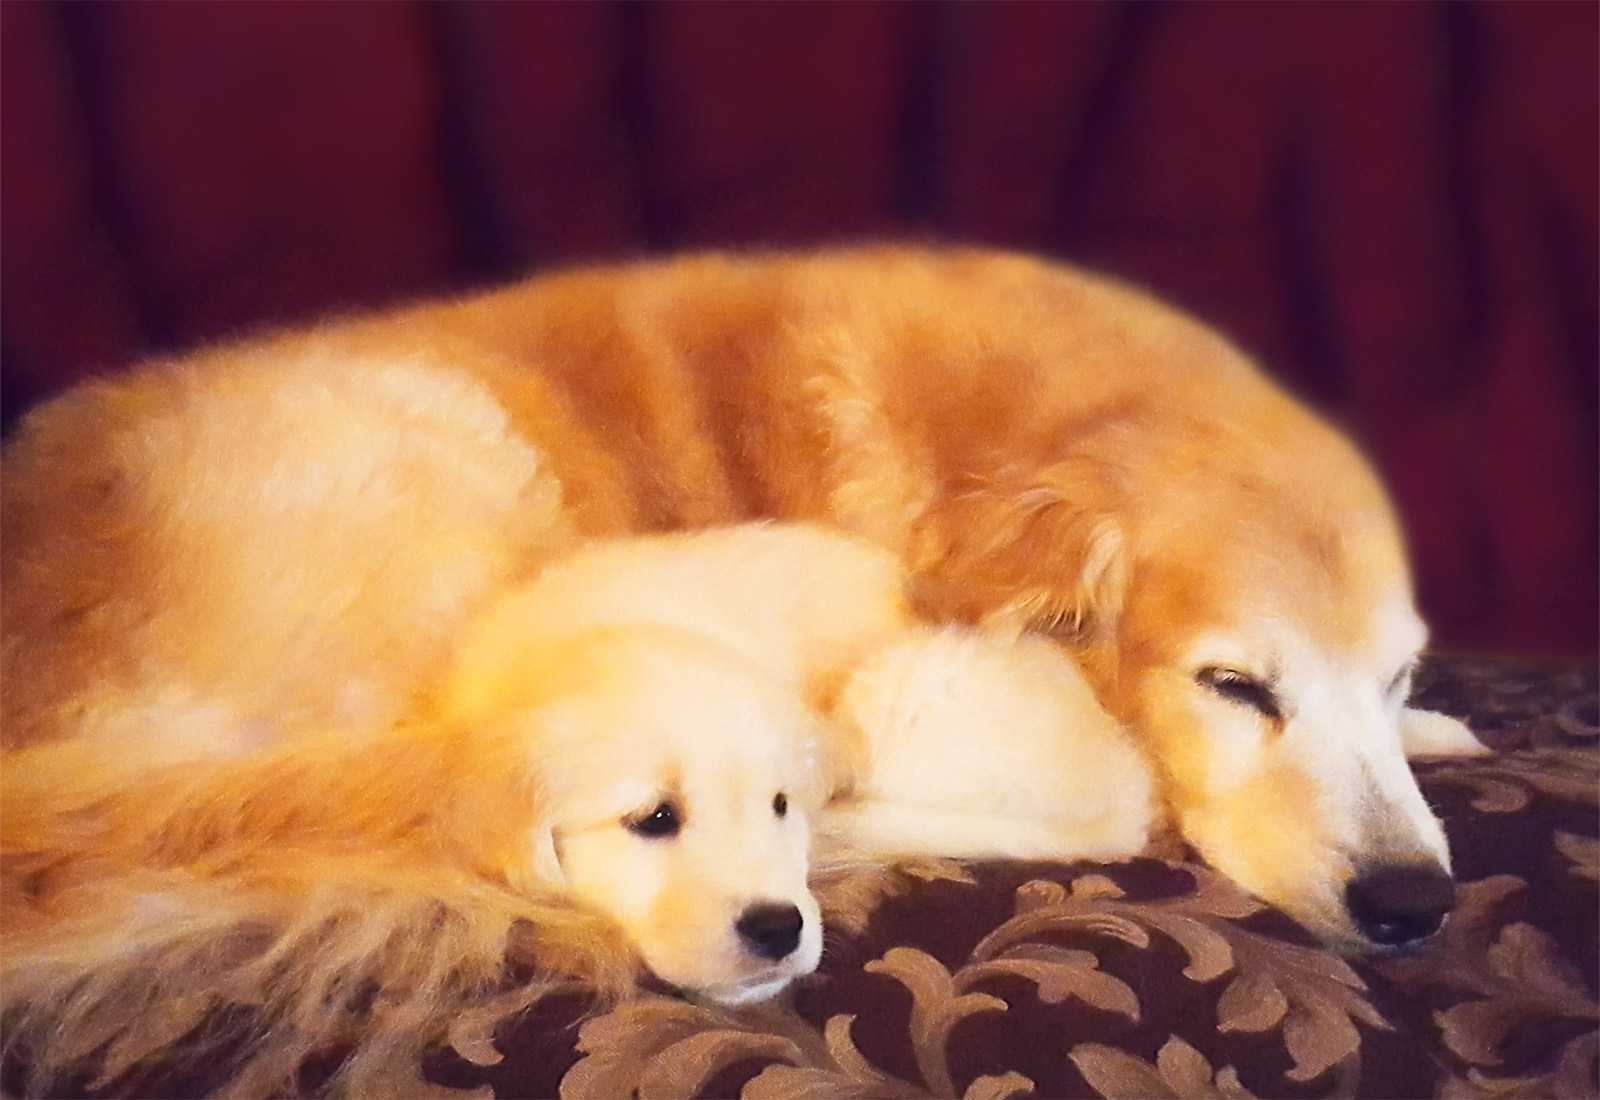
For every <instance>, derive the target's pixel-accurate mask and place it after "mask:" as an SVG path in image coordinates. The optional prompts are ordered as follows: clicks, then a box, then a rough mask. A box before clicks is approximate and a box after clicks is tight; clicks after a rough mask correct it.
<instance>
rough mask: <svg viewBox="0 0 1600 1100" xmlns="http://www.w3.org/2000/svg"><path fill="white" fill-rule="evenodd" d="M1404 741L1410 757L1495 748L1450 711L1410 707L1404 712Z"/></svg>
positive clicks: (1475, 753) (1478, 753)
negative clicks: (1446, 712) (1484, 741)
mask: <svg viewBox="0 0 1600 1100" xmlns="http://www.w3.org/2000/svg"><path fill="white" fill-rule="evenodd" d="M1400 745H1401V747H1402V748H1404V749H1405V753H1406V756H1407V758H1408V759H1415V758H1417V757H1427V756H1482V755H1484V754H1485V753H1489V752H1492V751H1494V750H1492V749H1491V748H1489V746H1488V745H1485V744H1484V743H1483V742H1482V741H1479V740H1478V738H1477V737H1476V736H1474V734H1473V732H1472V731H1471V730H1470V729H1468V728H1467V727H1466V724H1465V723H1463V722H1461V721H1460V720H1458V719H1455V718H1451V717H1450V716H1449V715H1447V714H1438V713H1436V712H1434V711H1431V710H1417V709H1415V708H1413V707H1406V708H1405V709H1404V710H1402V711H1401V712H1400Z"/></svg>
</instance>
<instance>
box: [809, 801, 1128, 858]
mask: <svg viewBox="0 0 1600 1100" xmlns="http://www.w3.org/2000/svg"><path fill="white" fill-rule="evenodd" d="M973 793H974V795H975V796H976V797H978V798H981V797H982V796H981V794H980V793H979V792H976V791H975V792H973ZM969 806H970V803H969ZM1150 826H1151V814H1150V811H1149V806H1148V804H1147V803H1145V802H1143V801H1141V800H1140V799H1137V798H1130V799H1128V800H1126V801H1123V802H1118V803H1116V804H1110V803H1107V804H1105V805H1103V806H1102V807H1101V809H1100V811H1099V812H1098V813H1095V814H1079V815H1075V816H1063V817H1061V818H1046V817H1020V816H1009V815H1006V814H1002V813H984V812H982V811H979V810H973V809H970V808H969V809H957V808H953V807H948V806H919V805H910V804H906V803H901V802H894V801H890V800H885V799H864V800H853V799H852V800H844V801H840V802H837V803H835V804H833V805H831V806H829V807H828V808H827V809H825V810H824V811H823V813H822V816H821V820H820V821H819V823H818V827H817V847H818V851H817V862H818V864H820V865H822V866H827V865H828V864H829V863H830V862H832V861H834V860H837V859H845V858H850V859H861V858H874V859H879V860H885V861H890V860H894V859H897V858H905V857H916V856H942V857H945V858H949V859H1040V860H1062V859H1128V858H1131V857H1133V856H1136V855H1139V854H1140V853H1141V852H1143V851H1144V850H1145V848H1146V846H1147V845H1148V844H1149V840H1150Z"/></svg>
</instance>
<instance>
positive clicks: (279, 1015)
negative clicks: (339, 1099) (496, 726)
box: [0, 738, 638, 1096]
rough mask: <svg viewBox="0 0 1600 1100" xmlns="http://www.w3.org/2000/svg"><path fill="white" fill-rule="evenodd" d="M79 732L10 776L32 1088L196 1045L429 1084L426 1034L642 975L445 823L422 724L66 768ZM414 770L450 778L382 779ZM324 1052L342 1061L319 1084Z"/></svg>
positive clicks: (2, 858) (397, 1084)
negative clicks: (268, 749)
mask: <svg viewBox="0 0 1600 1100" xmlns="http://www.w3.org/2000/svg"><path fill="white" fill-rule="evenodd" d="M69 744H70V743H69ZM341 746H342V747H341ZM72 751H76V750H69V746H68V745H63V746H60V752H59V753H56V754H55V755H56V756H57V757H58V758H57V759H51V758H50V757H51V755H52V754H51V752H50V747H42V748H38V749H28V750H22V751H21V752H19V753H17V754H15V755H14V756H13V757H12V758H11V759H8V760H7V761H5V763H4V774H3V779H4V783H3V792H0V794H3V798H0V922H3V923H4V927H5V930H6V934H5V936H4V939H3V941H0V1041H3V1046H4V1053H5V1057H6V1059H7V1061H8V1062H10V1063H11V1066H10V1069H9V1071H10V1072H12V1073H17V1072H20V1073H22V1074H23V1075H24V1077H25V1080H26V1085H25V1091H26V1092H28V1093H30V1094H31V1093H35V1092H39V1091H44V1090H46V1089H51V1088H60V1087H68V1088H87V1089H105V1088H121V1087H131V1086H132V1085H133V1084H134V1083H135V1082H136V1081H137V1079H138V1076H139V1075H141V1074H146V1073H148V1072H149V1071H150V1068H151V1067H152V1066H158V1067H160V1068H161V1071H162V1072H163V1073H165V1072H172V1071H173V1070H174V1067H177V1070H176V1072H178V1073H179V1074H182V1073H183V1069H182V1067H183V1066H185V1065H189V1064H191V1063H192V1064H194V1065H201V1064H204V1065H206V1066H207V1070H206V1073H207V1075H208V1079H209V1076H210V1074H211V1073H213V1072H215V1071H216V1069H217V1067H218V1066H219V1065H220V1066H222V1067H224V1069H223V1070H222V1072H221V1076H220V1077H219V1078H218V1079H217V1080H216V1081H215V1082H214V1083H213V1082H210V1081H209V1080H208V1084H210V1087H211V1088H212V1089H213V1091H215V1092H216V1093H217V1094H219V1095H238V1096H258V1095H269V1094H271V1095H280V1094H290V1093H294V1092H297V1091H302V1090H303V1089H305V1088H310V1089H312V1090H313V1091H319V1092H334V1093H346V1092H348V1093H354V1094H374V1095H388V1094H400V1093H415V1092H418V1091H421V1090H420V1088H419V1087H418V1086H420V1081H417V1080H415V1079H414V1075H416V1074H418V1073H420V1062H419V1057H420V1055H421V1054H422V1053H424V1052H425V1051H426V1050H427V1049H429V1048H433V1047H439V1046H444V1045H454V1046H456V1047H457V1048H458V1049H464V1050H466V1049H470V1050H473V1051H475V1052H476V1053H475V1056H476V1057H479V1058H482V1057H485V1056H488V1055H486V1053H485V1052H487V1051H488V1049H489V1048H488V1046H487V1038H488V1036H489V1035H490V1034H491V1032H492V1028H493V1025H494V1024H495V1023H496V1022H498V1021H500V1020H503V1019H506V1018H508V1017H510V1016H512V1015H514V1014H515V1013H517V1012H520V1011H522V1010H524V1009H526V1008H527V1007H528V1006H530V1005H532V1004H533V1003H534V1002H535V1001H537V1000H539V999H541V998H543V997H545V996H546V995H548V994H550V993H552V992H555V991H562V990H579V989H581V990H583V991H585V993H586V995H587V994H589V993H593V994H596V995H598V997H599V998H601V999H602V1000H603V999H606V998H609V997H614V996H618V995H621V994H622V993H624V992H625V991H626V990H627V989H628V988H630V987H631V985H632V984H633V982H634V980H635V977H636V973H637V966H638V964H637V961H636V958H635V956H634V954H633V952H632V951H631V949H629V948H628V946H627V944H626V942H625V940H624V939H623V937H622V935H621V933H620V931H619V930H618V929H616V928H615V926H613V925H612V924H611V923H610V922H609V921H608V920H606V919H605V918H604V917H602V916H600V915H598V914H593V913H589V912H586V911H582V910H578V909H575V908H573V907H572V906H571V905H570V904H568V903H566V902H564V901H562V900H561V899H560V898H559V897H558V896H557V895H556V894H555V893H554V892H553V891H550V892H537V891H535V892H529V891H528V890H527V889H526V888H525V886H524V888H518V887H514V886H513V885H511V883H510V882H509V881H507V880H505V879H504V878H503V877H497V876H496V875H494V874H493V873H491V872H490V869H489V868H488V867H487V866H485V865H481V864H480V865H474V864H473V862H472V861H471V860H470V859H468V858H464V856H465V853H463V852H462V851H461V850H460V848H459V847H458V846H456V845H453V844H452V843H451V842H450V841H449V838H448V837H446V836H441V835H440V831H439V829H440V827H439V824H438V820H443V821H446V822H448V821H449V820H451V819H452V817H453V813H452V812H450V810H449V808H448V804H449V803H450V802H451V801H452V798H453V792H452V791H451V790H450V788H451V786H452V784H451V783H450V782H449V776H448V773H447V772H446V771H439V770H435V771H434V772H433V774H432V776H431V778H432V779H433V780H435V782H432V783H429V782H427V781H424V780H419V778H418V776H416V775H415V774H411V775H409V776H407V777H405V778H401V777H399V776H397V775H396V773H397V772H412V771H413V770H414V769H415V768H416V767H423V766H430V765H437V764H439V761H438V760H437V759H432V758H431V757H432V753H431V750H430V749H429V746H428V744H427V740H426V739H422V740H418V739H416V738H402V739H397V740H395V741H391V742H389V743H387V744H383V745H379V744H376V743H374V744H372V745H367V746H356V747H354V748H352V747H350V746H349V745H347V744H343V743H342V742H340V743H336V742H332V741H330V742H328V743H326V744H318V743H317V742H315V741H312V742H306V743H302V744H300V745H299V746H298V749H297V750H296V751H286V752H280V753H274V754H271V755H270V756H268V757H257V758H254V759H251V760H248V761H213V762H197V763H190V764H185V765H181V766H175V767H173V768H170V769H163V771H162V772H161V773H160V774H155V775H148V776H144V777H142V778H141V781H140V782H137V783H133V784H127V783H126V782H124V781H123V780H124V779H125V777H121V778H119V779H117V780H115V781H113V780H111V779H110V778H109V777H108V779H107V784H106V785H102V786H99V787H98V788H97V786H96V784H95V783H94V782H93V781H92V779H91V778H90V777H88V776H86V773H85V772H83V771H79V772H77V773H76V776H75V777H74V778H68V777H69V776H73V775H74V773H72V772H71V771H62V770H60V768H61V766H62V765H65V764H68V763H69V761H67V760H65V759H61V758H59V757H60V756H61V754H62V753H67V754H69V755H70V752H72ZM352 753H357V754H372V753H376V754H377V755H376V756H369V759H368V760H367V761H366V762H367V763H368V764H374V765H377V766H376V767H371V766H368V767H358V766H354V765H355V764H357V763H359V761H353V760H352V759H351V758H350V756H351V754H352ZM52 775H54V776H55V781H54V782H52V781H51V780H50V776H52ZM385 777H388V778H385ZM402 790H422V791H426V792H428V794H429V796H430V797H431V798H432V799H434V800H436V802H435V803H434V804H432V805H429V804H424V803H423V802H420V801H417V802H409V803H408V802H404V801H401V802H396V801H393V800H389V799H388V798H386V792H389V791H402ZM530 812H531V811H530ZM436 819H438V820H436ZM520 824H521V825H522V826H523V827H526V823H525V822H524V823H520ZM311 1060H315V1061H316V1062H317V1063H319V1064H323V1065H327V1064H333V1065H336V1066H337V1068H336V1069H335V1070H334V1071H333V1072H332V1074H331V1076H325V1078H324V1079H323V1080H321V1081H320V1082H316V1081H314V1082H311V1083H310V1084H308V1083H307V1081H306V1079H305V1078H304V1077H303V1076H302V1067H303V1066H305V1065H306V1064H307V1062H308V1061H311ZM325 1060H326V1061H325ZM408 1075H410V1076H408Z"/></svg>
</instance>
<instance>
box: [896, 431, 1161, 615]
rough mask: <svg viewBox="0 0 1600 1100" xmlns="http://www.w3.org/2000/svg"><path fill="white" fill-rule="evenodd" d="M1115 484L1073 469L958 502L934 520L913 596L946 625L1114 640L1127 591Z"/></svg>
mask: <svg viewBox="0 0 1600 1100" xmlns="http://www.w3.org/2000/svg"><path fill="white" fill-rule="evenodd" d="M1114 488H1115V485H1114V481H1113V480H1112V479H1111V478H1109V477H1108V476H1106V475H1105V473H1104V472H1103V471H1099V470H1098V469H1097V468H1096V467H1094V466H1092V465H1089V464H1085V463H1079V462H1064V463H1060V464H1057V465H1055V466H1052V467H1049V468H1047V469H1046V470H1044V471H1042V472H1041V473H1040V474H1039V476H1038V477H1037V478H1036V479H1035V480H1033V481H1032V482H1031V483H1029V484H1024V485H1019V486H1013V487H1005V486H980V487H977V488H975V489H973V490H971V491H968V492H960V493H955V494H952V495H951V496H949V497H948V498H946V499H945V500H943V501H941V502H940V503H938V504H936V505H935V506H934V507H933V508H932V509H930V510H929V511H928V513H927V514H926V515H924V517H923V519H922V520H921V521H920V524H919V529H918V532H917V542H916V546H915V550H914V558H913V574H914V575H913V579H912V583H911V596H912V600H913V602H914V603H915V605H916V607H917V610H918V611H919V612H921V613H923V614H924V615H927V616H928V617H930V618H932V619H934V620H936V621H944V622H949V621H956V622H967V623H973V624H977V625H981V626H983V627H985V628H987V629H991V630H996V631H1003V632H1008V633H1021V632H1023V631H1036V632H1039V633H1047V634H1057V635H1063V636H1066V637H1069V638H1071V639H1074V640H1077V641H1083V642H1092V641H1095V640H1097V639H1100V638H1102V637H1104V636H1105V634H1106V633H1107V632H1108V631H1109V630H1110V628H1111V627H1112V626H1113V625H1114V624H1115V622H1116V619H1117V616H1118V615H1119V614H1120V612H1121V609H1122V601H1123V595H1124V592H1125V590H1126V586H1127V577H1128V571H1129V570H1128V554H1127V547H1126V539H1125V533H1124V531H1123V529H1122V526H1121V524H1120V523H1119V522H1118V520H1117V518H1116V510H1115V509H1114V508H1113V507H1112V506H1111V500H1110V496H1111V493H1112V492H1114Z"/></svg>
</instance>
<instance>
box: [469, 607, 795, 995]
mask: <svg viewBox="0 0 1600 1100" xmlns="http://www.w3.org/2000/svg"><path fill="white" fill-rule="evenodd" d="M502 626H504V627H505V629H498V630H497V629H488V630H484V631H480V632H479V633H478V635H477V637H476V638H475V639H474V641H473V643H472V644H471V645H469V646H468V647H467V649H466V651H465V652H464V654H463V658H462V660H461V662H460V665H459V668H458V672H457V675H456V676H455V678H454V682H453V685H452V687H451V689H450V691H449V692H448V701H447V702H446V704H445V707H444V721H445V722H446V723H447V724H448V725H449V726H450V727H452V728H456V729H462V730H470V731H471V732H472V740H473V741H474V742H476V743H477V744H479V745H480V746H481V745H484V744H493V745H497V746H500V748H499V749H497V750H496V751H494V752H490V753H488V754H487V757H488V759H489V760H491V761H492V760H493V759H494V758H495V757H496V756H498V757H499V758H500V759H499V764H498V765H494V764H490V765H489V766H488V768H486V767H485V766H484V765H482V764H480V765H479V766H478V768H477V770H478V771H479V773H480V774H481V775H482V779H481V780H480V783H481V785H482V787H483V789H484V792H485V793H484V798H485V802H486V805H485V806H484V811H485V813H484V821H485V823H488V822H491V821H496V820H504V819H505V817H506V816H507V815H505V814H502V813H499V812H497V811H495V810H494V809H493V808H492V807H490V806H489V805H487V803H489V802H491V801H492V800H493V798H494V797H495V795H494V793H493V792H496V791H498V792H506V793H504V794H502V795H501V797H510V798H513V799H516V800H518V801H519V802H520V803H521V804H522V805H521V811H522V812H523V813H524V816H526V813H527V812H528V811H527V807H530V806H531V807H535V808H536V809H535V811H534V823H533V824H532V825H531V826H530V827H528V828H527V829H525V830H523V831H522V832H521V834H520V835H517V836H515V837H514V838H513V839H512V840H511V841H510V842H509V843H508V841H507V838H506V837H504V836H503V835H497V834H498V833H499V830H488V829H486V830H485V831H483V832H481V833H477V834H474V833H472V831H471V830H470V829H469V830H468V831H467V832H468V835H469V836H471V835H476V836H477V838H478V839H477V840H475V841H474V842H472V843H473V845H474V847H475V849H476V851H475V852H474V857H475V858H478V859H480V860H484V861H486V865H487V866H488V867H490V868H491V869H492V871H493V873H495V874H498V875H502V876H504V877H505V878H506V879H507V880H508V881H509V882H510V883H511V884H512V885H514V886H516V887H518V888H519V889H523V890H526V891H529V892H531V893H544V894H548V893H550V892H559V893H561V894H563V895H565V896H567V897H569V898H571V899H572V900H574V901H575V902H577V903H579V904H581V905H586V906H589V907H592V908H594V909H597V910H599V911H601V912H603V913H604V914H606V915H607V916H609V917H610V918H611V919H612V920H613V921H615V923H616V924H618V925H619V926H620V927H621V928H622V930H623V931H624V932H625V933H626V935H627V936H628V938H629V939H630V941H631V942H632V943H633V945H634V946H635V948H636V949H637V950H638V952H639V954H640V956H641V958H642V959H643V961H644V963H645V964H646V965H647V966H648V967H649V968H650V970H651V971H652V972H653V973H654V974H655V975H656V976H657V977H659V978H661V979H662V980H664V981H666V982H669V983H671V984H672V985H675V986H677V987H679V988H681V989H684V990H685V991H687V992H691V993H695V994H699V995H703V996H707V997H709V998H712V999H714V1000H719V1001H723V1002H727V1003H736V1002H741V1001H747V1000H754V999H758V998H761V997H765V996H768V995H770V994H771V993H773V992H775V991H776V990H778V989H780V988H782V987H783V986H784V985H786V984H787V983H788V982H790V981H791V980H793V979H794V978H795V977H797V976H799V975H802V974H806V973H809V972H810V971H811V970H813V969H815V967H816V965H817V963H818V961H819V958H820V956H821V951H822V929H821V917H820V914H819V911H818V906H817V902H816V900H815V899H814V898H813V896H812V895H811V893H810V891H809V889H808V887H807V884H806V878H807V871H808V856H809V846H810V828H811V826H810V822H811V819H812V818H814V816H815V814H816V812H817V809H818V808H819V806H820V803H821V800H822V798H823V795H824V789H823V786H824V784H823V780H822V778H821V776H820V772H821V767H820V764H819V760H818V752H819V745H818V729H817V727H816V725H815V723H816V721H817V719H816V718H815V717H814V716H813V715H812V713H811V712H810V711H809V710H808V709H807V708H806V707H805V706H804V705H803V703H802V702H801V700H800V698H799V696H798V694H797V693H796V692H795V691H794V690H793V688H792V686H789V685H785V684H782V683H780V682H778V681H776V680H774V679H771V678H769V677H768V675H767V674H765V673H764V672H763V671H762V670H761V669H759V668H757V667H756V666H755V665H753V664H751V663H749V662H747V661H746V660H745V659H744V658H742V657H741V656H740V655H739V654H737V653H735V652H733V651H731V650H728V649H726V648H724V647H722V646H719V645H717V644H716V643H713V642H710V641H708V640H706V639H704V638H702V637H699V636H698V635H695V634H691V633H687V632H684V631H680V630H676V629H673V628H669V627H660V626H629V627H611V628H602V629H596V630H591V631H587V632H584V633H581V634H579V635H576V636H574V637H572V638H566V639H558V640H549V639H527V638H522V637H519V636H518V635H517V633H516V630H515V626H514V624H502ZM495 768H500V769H503V771H502V773H501V774H499V775H498V776H497V775H495V774H492V771H493V770H494V769H495ZM518 773H522V774H526V775H528V776H529V777H530V779H529V782H528V783H527V784H526V785H519V784H517V783H514V782H508V778H509V777H510V776H512V775H515V774H518ZM511 809H512V811H513V813H514V812H515V811H516V810H517V809H518V808H517V807H513V808H511Z"/></svg>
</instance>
